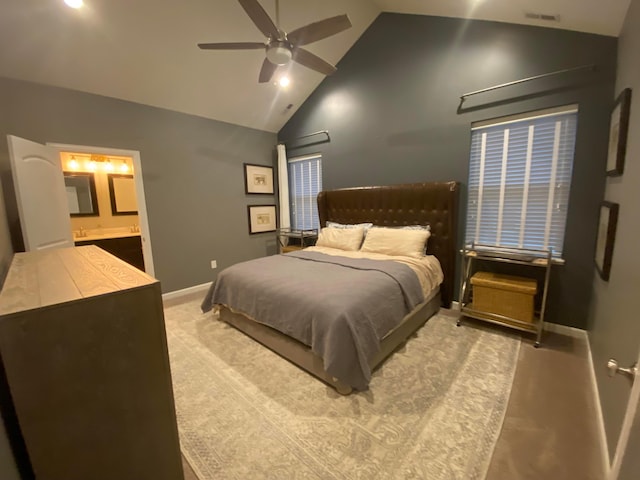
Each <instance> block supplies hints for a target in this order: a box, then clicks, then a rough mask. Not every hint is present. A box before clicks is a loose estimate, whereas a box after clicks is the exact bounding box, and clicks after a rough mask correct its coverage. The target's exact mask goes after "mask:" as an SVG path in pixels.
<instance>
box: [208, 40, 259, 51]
mask: <svg viewBox="0 0 640 480" xmlns="http://www.w3.org/2000/svg"><path fill="white" fill-rule="evenodd" d="M198 47H200V48H201V49H202V50H259V49H264V48H266V45H265V44H264V43H258V42H236V43H199V44H198Z"/></svg>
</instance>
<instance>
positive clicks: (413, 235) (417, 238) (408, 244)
mask: <svg viewBox="0 0 640 480" xmlns="http://www.w3.org/2000/svg"><path fill="white" fill-rule="evenodd" d="M430 235H431V233H430V232H429V231H428V230H424V229H420V230H404V229H399V228H375V227H374V228H372V229H370V230H369V231H368V232H367V237H366V238H365V239H364V244H363V245H362V248H361V249H360V250H361V251H363V252H374V253H384V254H385V255H403V256H407V257H417V258H421V257H423V256H424V252H425V249H426V244H427V239H428V238H429V236H430Z"/></svg>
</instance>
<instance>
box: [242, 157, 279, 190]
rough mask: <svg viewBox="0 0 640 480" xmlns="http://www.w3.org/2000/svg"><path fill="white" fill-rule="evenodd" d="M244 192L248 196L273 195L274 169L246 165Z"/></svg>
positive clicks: (250, 164)
mask: <svg viewBox="0 0 640 480" xmlns="http://www.w3.org/2000/svg"><path fill="white" fill-rule="evenodd" d="M244 191H245V193H247V194H262V195H273V193H274V189H273V167H267V166H265V165H254V164H252V163H245V164H244Z"/></svg>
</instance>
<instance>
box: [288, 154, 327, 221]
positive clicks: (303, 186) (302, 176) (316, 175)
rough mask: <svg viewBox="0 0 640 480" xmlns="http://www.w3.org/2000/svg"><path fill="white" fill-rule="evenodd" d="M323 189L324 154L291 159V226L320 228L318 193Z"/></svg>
mask: <svg viewBox="0 0 640 480" xmlns="http://www.w3.org/2000/svg"><path fill="white" fill-rule="evenodd" d="M321 190H322V156H321V155H320V154H314V155H306V156H303V157H295V158H290V159H289V196H290V200H291V228H293V229H296V230H311V229H318V228H319V223H320V222H319V220H318V202H317V196H318V193H319V192H320V191H321Z"/></svg>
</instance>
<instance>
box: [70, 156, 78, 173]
mask: <svg viewBox="0 0 640 480" xmlns="http://www.w3.org/2000/svg"><path fill="white" fill-rule="evenodd" d="M68 165H69V169H71V170H77V169H78V167H79V166H80V165H79V164H78V161H77V160H76V159H75V157H71V160H69V164H68Z"/></svg>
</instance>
